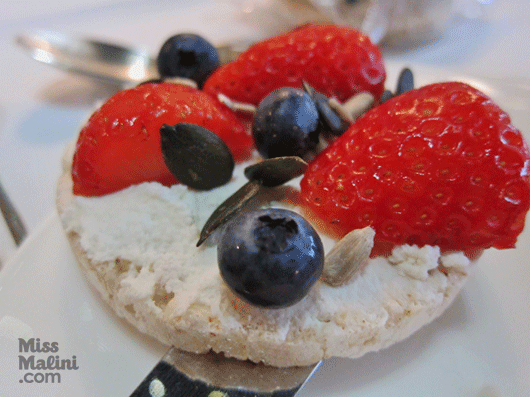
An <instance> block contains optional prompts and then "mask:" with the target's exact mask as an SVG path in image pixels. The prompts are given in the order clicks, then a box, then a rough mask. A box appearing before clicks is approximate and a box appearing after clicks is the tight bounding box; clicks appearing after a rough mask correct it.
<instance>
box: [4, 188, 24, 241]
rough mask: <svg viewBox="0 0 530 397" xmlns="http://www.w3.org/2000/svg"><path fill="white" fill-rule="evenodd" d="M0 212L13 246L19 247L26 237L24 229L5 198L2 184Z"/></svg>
mask: <svg viewBox="0 0 530 397" xmlns="http://www.w3.org/2000/svg"><path fill="white" fill-rule="evenodd" d="M0 210H1V211H2V216H3V217H4V219H5V221H6V224H7V227H8V228H9V231H10V232H11V236H13V240H15V244H16V245H17V246H19V245H20V244H21V243H22V241H23V240H24V238H25V237H26V234H27V232H26V227H25V226H24V223H23V222H22V218H21V217H20V215H19V214H18V213H17V211H16V209H15V207H14V206H13V204H12V203H11V200H10V199H9V197H8V196H7V194H6V192H5V190H4V188H3V187H2V183H1V182H0Z"/></svg>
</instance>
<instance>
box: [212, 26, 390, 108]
mask: <svg viewBox="0 0 530 397" xmlns="http://www.w3.org/2000/svg"><path fill="white" fill-rule="evenodd" d="M385 77H386V73H385V68H384V65H383V60H382V57H381V53H380V52H379V49H378V48H377V47H376V46H375V45H374V44H373V43H372V42H371V41H370V39H369V38H368V37H367V36H365V35H364V34H362V33H360V32H358V31H355V30H352V29H349V28H345V27H339V26H315V25H305V26H303V27H300V28H298V29H295V30H293V31H291V32H289V33H286V34H283V35H280V36H276V37H274V38H271V39H268V40H265V41H263V42H260V43H257V44H255V45H253V46H252V47H250V48H249V49H248V50H247V51H245V52H244V53H243V54H241V55H240V56H239V57H238V58H237V59H236V60H235V61H233V62H231V63H229V64H226V65H224V66H222V67H221V68H219V69H217V71H216V72H214V73H213V74H212V75H211V76H210V77H209V78H208V80H207V81H206V82H205V84H204V90H205V91H206V92H209V93H211V94H215V95H217V94H218V93H222V94H224V95H226V96H228V97H229V98H231V99H233V100H236V101H239V102H245V103H251V104H254V105H257V104H258V103H259V102H260V101H261V99H263V98H264V97H265V96H266V95H267V94H269V93H270V92H271V91H273V90H275V89H277V88H281V87H298V88H301V87H302V80H305V81H307V82H308V83H309V84H310V85H311V86H312V87H313V88H314V89H316V90H317V91H320V92H322V93H323V94H325V95H327V96H328V97H336V98H337V99H338V100H339V101H341V102H344V101H346V100H347V99H348V98H350V97H351V96H353V95H355V94H357V93H359V92H362V91H368V92H371V93H372V94H373V95H374V96H375V97H376V99H378V98H379V97H380V96H381V94H382V93H383V89H384V82H385Z"/></svg>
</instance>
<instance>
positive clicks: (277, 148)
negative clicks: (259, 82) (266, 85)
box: [252, 87, 320, 158]
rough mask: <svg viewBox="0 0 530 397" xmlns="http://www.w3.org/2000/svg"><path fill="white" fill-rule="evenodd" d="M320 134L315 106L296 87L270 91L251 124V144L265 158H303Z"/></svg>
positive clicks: (313, 147) (307, 96)
mask: <svg viewBox="0 0 530 397" xmlns="http://www.w3.org/2000/svg"><path fill="white" fill-rule="evenodd" d="M319 134H320V122H319V114H318V110H317V107H316V105H315V103H314V102H313V100H312V99H311V97H310V96H309V95H308V94H307V93H306V92H305V91H303V90H301V89H298V88H290V87H285V88H280V89H278V90H275V91H273V92H271V93H270V94H269V95H267V96H266V97H265V98H263V100H262V101H261V102H260V104H259V105H258V108H257V109H256V114H255V115H254V120H253V121H252V135H253V137H254V144H255V146H256V148H257V150H258V152H259V153H260V154H261V155H262V156H263V157H265V158H272V157H283V156H299V157H304V156H305V155H306V154H307V153H309V152H310V151H312V150H313V149H315V147H316V146H317V144H318V139H319Z"/></svg>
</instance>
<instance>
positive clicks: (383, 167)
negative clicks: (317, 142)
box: [301, 83, 530, 252]
mask: <svg viewBox="0 0 530 397" xmlns="http://www.w3.org/2000/svg"><path fill="white" fill-rule="evenodd" d="M529 175H530V152H529V150H528V146H527V144H526V143H525V142H524V139H523V137H522V135H521V133H520V132H519V131H518V130H517V129H516V128H515V127H514V126H513V125H512V124H511V121H510V118H509V116H508V115H507V114H506V113H505V112H503V111H502V110H501V109H500V108H499V107H498V106H497V105H495V104H494V103H493V102H492V101H491V100H490V99H489V98H488V97H487V96H486V95H484V94H483V93H481V92H479V91H477V90H476V89H474V88H472V87H470V86H468V85H466V84H462V83H440V84H433V85H430V86H426V87H423V88H420V89H417V90H412V91H409V92H407V93H405V94H402V95H400V96H397V97H395V98H392V99H390V100H388V101H387V102H385V103H384V104H382V105H380V106H378V107H376V108H374V109H372V110H370V111H369V112H367V113H366V114H365V115H364V116H362V117H361V118H360V119H359V120H358V121H357V122H356V123H355V124H353V125H352V126H351V127H350V129H349V130H348V131H346V132H345V133H344V134H343V135H342V136H341V137H340V138H338V139H337V140H336V141H335V142H334V143H333V144H331V145H330V146H329V147H328V148H327V149H326V150H325V151H323V152H322V153H321V154H320V155H319V156H318V157H317V158H315V159H314V160H313V161H312V163H311V164H310V166H309V168H308V170H307V171H306V173H305V176H304V178H303V180H302V182H301V189H302V196H303V199H304V201H305V203H306V204H307V205H308V206H309V208H311V209H312V212H313V213H315V214H316V215H317V216H318V217H319V218H320V219H321V221H323V223H324V225H325V226H326V227H328V228H330V230H333V231H334V232H335V233H336V234H337V235H338V236H343V235H345V234H346V233H347V232H349V231H350V230H353V229H357V228H363V227H365V226H368V225H371V226H372V227H373V228H374V229H375V231H376V237H375V240H376V244H377V246H378V247H380V248H381V252H382V247H386V248H387V249H388V248H391V247H393V246H395V245H397V244H404V243H409V244H418V245H420V246H422V245H425V244H429V245H438V246H440V247H441V248H442V249H443V250H445V251H450V250H458V251H460V250H463V251H467V252H471V251H477V250H481V249H483V248H488V247H496V248H511V247H514V245H515V242H516V239H517V236H518V235H519V233H520V232H521V231H522V230H523V227H524V222H525V216H526V213H527V211H528V209H529V207H530V176H529Z"/></svg>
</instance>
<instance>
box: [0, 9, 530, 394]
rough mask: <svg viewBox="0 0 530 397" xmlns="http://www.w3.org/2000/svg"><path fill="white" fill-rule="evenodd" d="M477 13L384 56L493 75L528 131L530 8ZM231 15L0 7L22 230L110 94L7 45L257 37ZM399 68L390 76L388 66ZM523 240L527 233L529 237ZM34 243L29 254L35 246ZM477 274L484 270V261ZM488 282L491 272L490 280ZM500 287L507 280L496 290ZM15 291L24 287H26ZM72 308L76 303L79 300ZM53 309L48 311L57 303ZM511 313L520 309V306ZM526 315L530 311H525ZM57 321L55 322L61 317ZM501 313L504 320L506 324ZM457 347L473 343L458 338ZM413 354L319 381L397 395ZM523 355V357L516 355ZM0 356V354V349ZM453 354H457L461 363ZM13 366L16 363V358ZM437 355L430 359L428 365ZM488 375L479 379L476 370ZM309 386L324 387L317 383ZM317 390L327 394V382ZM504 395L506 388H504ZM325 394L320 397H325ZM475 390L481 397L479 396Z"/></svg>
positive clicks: (511, 278) (38, 213) (5, 101)
mask: <svg viewBox="0 0 530 397" xmlns="http://www.w3.org/2000/svg"><path fill="white" fill-rule="evenodd" d="M483 10H484V13H483V14H482V15H481V16H480V17H479V18H477V19H473V20H466V19H457V20H454V21H452V23H451V24H450V25H449V26H448V27H447V29H446V31H445V32H444V34H443V35H442V37H441V38H440V39H439V40H436V41H434V42H431V43H427V44H423V45H419V46H416V47H415V48H409V49H404V50H403V49H402V50H399V51H398V50H396V49H392V48H383V53H384V55H385V59H386V60H387V61H388V63H389V64H391V65H394V66H395V65H409V66H412V67H413V69H414V67H417V68H418V69H420V70H428V71H429V72H430V73H431V74H432V73H434V74H436V71H438V70H439V71H440V75H441V76H447V75H452V74H454V75H467V76H477V78H478V79H479V81H480V77H487V78H495V79H497V80H498V81H497V84H496V90H497V93H499V92H500V93H501V94H500V95H501V96H502V88H503V86H506V92H507V93H508V94H506V95H505V96H504V97H503V98H501V102H503V103H500V104H501V105H503V104H508V105H509V106H510V108H511V109H513V110H514V111H515V112H516V113H517V116H516V118H514V121H515V122H516V125H517V121H520V125H523V123H524V125H525V126H526V128H528V126H529V124H528V122H527V121H526V120H527V118H528V101H525V100H520V94H521V92H522V93H523V94H522V95H525V93H528V92H529V91H528V88H529V87H528V85H529V81H530V62H529V61H530V40H529V39H530V27H529V26H528V21H530V3H529V2H528V1H526V0H505V1H500V0H497V1H493V2H492V4H489V5H487V6H485V7H484V9H483ZM235 11H236V8H235V7H234V6H233V5H231V3H230V2H229V1H224V2H219V3H212V2H211V1H210V2H209V1H206V0H196V1H194V2H189V1H184V0H176V1H175V0H172V1H170V0H159V1H149V2H148V1H141V0H122V1H113V0H92V1H91V2H86V1H82V2H81V1H80V0H77V1H63V0H51V1H49V2H42V1H36V0H31V1H17V2H15V1H11V0H9V1H7V2H3V4H2V13H1V15H0V53H1V54H2V55H1V58H0V59H1V61H0V87H2V88H1V89H0V180H1V181H2V184H3V186H4V188H5V190H6V191H7V193H8V194H9V195H10V196H11V198H12V200H13V202H14V203H15V205H16V207H17V208H18V209H19V211H20V213H21V215H22V217H23V220H24V221H25V223H26V226H27V227H28V230H29V231H30V232H32V231H34V230H35V229H36V228H37V226H38V225H39V224H41V223H42V222H43V220H44V219H47V218H48V215H49V214H50V213H51V212H53V210H54V199H55V191H54V190H55V184H56V180H57V177H58V176H59V174H60V156H61V154H62V151H63V148H64V146H65V144H66V143H67V142H69V141H70V140H72V139H74V137H75V135H76V133H77V131H78V127H79V125H80V123H81V122H82V121H83V119H84V118H85V117H86V116H87V115H88V113H89V110H90V109H92V107H93V104H94V102H95V101H96V100H98V99H101V98H105V97H107V96H108V95H110V94H111V93H112V91H111V90H110V89H109V87H106V86H102V85H98V84H94V83H93V82H90V81H87V80H83V79H78V78H75V77H73V76H69V75H66V74H64V73H63V72H61V71H58V70H55V69H53V68H51V67H49V66H47V65H43V64H39V63H37V62H35V61H33V60H31V59H30V58H29V57H28V56H27V55H26V54H25V53H24V52H23V51H22V50H20V49H19V48H17V47H16V46H15V44H14V37H15V36H16V34H18V33H21V32H26V31H32V30H36V29H41V28H42V29H48V30H58V31H61V32H64V33H76V34H82V35H88V36H95V37H99V38H104V39H105V38H106V39H112V40H113V41H116V42H119V43H130V44H134V45H138V46H142V47H145V48H146V49H148V50H150V52H152V53H156V52H157V51H158V49H159V47H160V45H161V43H162V42H163V41H164V40H165V39H166V38H167V37H169V36H170V35H172V34H174V33H178V32H182V31H195V32H198V33H200V34H202V35H204V36H205V37H207V38H209V39H210V40H211V41H213V42H214V43H220V42H223V41H225V40H228V39H233V38H238V37H248V36H251V37H259V36H260V31H259V29H255V28H253V27H252V26H248V25H247V24H245V23H244V22H242V21H237V20H234V15H235ZM395 70H397V69H396V68H394V71H395ZM393 76H394V77H392V76H391V77H389V80H388V81H389V83H388V86H389V87H390V88H393V87H394V83H395V73H394V74H393ZM430 77H431V78H432V77H433V76H430ZM512 94H513V95H512ZM525 132H526V136H528V133H530V131H525ZM39 230H40V231H41V234H40V235H39V239H41V240H39V241H41V242H42V238H43V236H42V234H43V233H44V235H45V234H46V233H50V234H51V235H50V237H57V231H56V230H55V231H54V229H53V227H52V228H51V229H49V228H44V229H43V228H40V229H39ZM526 234H528V233H527V232H526ZM61 244H62V243H61V242H59V243H57V244H55V243H54V244H52V245H51V247H50V246H46V245H44V249H54V250H58V249H60V248H61V247H62V245H61ZM40 246H41V245H37V247H40ZM63 248H64V247H63ZM14 254H15V246H14V244H13V242H12V240H11V238H10V236H9V233H8V231H7V228H6V227H5V225H4V224H3V222H2V221H0V259H1V260H2V261H3V262H4V263H5V262H6V261H7V260H8V259H9V258H12V257H13V255H14ZM28 255H29V257H28ZM40 255H42V256H43V257H44V256H46V258H48V259H46V260H42V261H39V262H38V263H35V267H36V269H38V275H39V276H40V277H43V278H45V277H46V269H45V268H43V267H44V266H45V265H50V266H53V265H54V263H55V262H54V261H55V260H56V261H57V262H59V263H63V262H62V261H64V255H66V254H63V253H62V252H61V253H59V252H55V251H54V252H46V251H45V252H42V253H41V252H35V249H34V250H33V251H32V252H31V253H30V254H27V253H26V254H25V255H24V258H26V260H33V261H35V260H38V259H35V258H39V256H40ZM495 255H497V254H495ZM515 257H516V258H518V259H519V260H520V261H522V262H523V263H525V264H527V262H528V258H527V257H524V256H523V255H520V256H517V255H516V256H515ZM28 258H29V259H28ZM49 258H52V259H49ZM503 258H505V257H503V256H502V255H500V256H499V259H500V260H501V261H502V260H503ZM17 260H20V258H17ZM492 263H493V262H492ZM510 265H511V264H510V263H504V264H503V266H510ZM485 268H486V270H488V265H487V264H486V266H485ZM25 270H29V271H31V266H30V267H28V266H26V267H25ZM0 272H1V270H0ZM493 274H495V275H496V274H497V273H493ZM526 274H527V273H526ZM32 277H33V278H34V277H35V276H34V275H33V276H32ZM501 278H502V277H501ZM19 280H20V278H19ZM523 280H526V281H527V282H528V278H526V279H525V278H524V277H523ZM517 281H518V277H517V274H515V275H514V274H513V273H510V274H509V275H507V276H506V279H504V280H500V281H499V283H501V284H500V285H501V286H502V285H506V284H509V282H517ZM57 282H58V281H57V280H55V281H54V282H50V288H54V287H57V286H61V285H63V284H61V283H59V284H57ZM503 282H506V283H505V284H502V283H503ZM489 283H491V281H490V279H489V278H480V277H479V279H478V281H477V282H475V283H474V284H472V285H471V287H469V288H467V289H466V291H465V293H464V294H463V296H464V297H463V298H459V300H458V301H457V302H456V306H454V308H453V309H452V310H453V315H455V311H456V314H458V311H459V310H460V311H465V312H466V313H467V314H468V315H470V314H471V315H481V314H484V313H482V312H481V310H482V309H481V308H480V307H479V309H475V311H473V310H472V309H470V308H469V307H468V306H467V305H468V304H471V303H470V302H471V301H470V299H479V300H480V299H483V297H485V300H486V302H487V303H488V304H491V303H493V304H494V308H495V310H501V309H500V308H499V306H498V305H495V299H494V296H492V295H491V294H490V293H489V292H490V290H489V287H491V285H489ZM20 287H22V288H23V285H20ZM76 288H77V287H75V288H74V289H72V291H74V290H75V289H76ZM83 288H84V287H83ZM516 291H518V292H519V293H522V294H523V295H522V296H519V295H510V294H508V295H507V296H506V295H502V296H503V298H505V299H512V300H514V301H515V300H517V299H519V300H521V299H523V300H525V301H528V298H530V293H529V290H528V287H523V288H522V289H521V288H519V289H516ZM0 292H2V290H1V288H0ZM4 293H5V291H4ZM8 296H9V295H8ZM23 296H24V294H20V296H18V295H17V297H22V299H23ZM4 297H5V295H4ZM13 298H14V297H13ZM54 299H56V300H57V301H60V300H61V297H60V298H57V297H54ZM62 299H68V297H67V296H62ZM76 303H79V302H77V301H76ZM98 303H99V302H97V301H96V302H92V301H91V300H90V299H89V300H87V301H84V300H83V301H82V302H81V304H82V305H92V306H91V308H92V310H100V309H97V304H98ZM21 304H23V303H21ZM2 305H4V302H2V301H1V300H0V308H1V306H2ZM9 305H10V307H11V305H12V303H11V302H10V303H9ZM50 305H53V302H51V303H50ZM50 307H51V306H50ZM513 307H519V305H516V306H513ZM524 307H526V308H527V307H528V306H527V305H526V306H524ZM524 307H523V310H524ZM85 309H86V307H85ZM50 310H52V309H50ZM87 310H88V309H87ZM477 311H478V312H477ZM497 314H498V313H497ZM57 315H61V313H59V314H57ZM505 315H506V314H503V316H505ZM449 318H451V317H449ZM494 318H495V317H494ZM445 325H446V326H448V327H449V328H451V327H452V328H451V329H452V330H453V331H454V330H455V329H456V330H458V325H457V324H449V325H447V324H445ZM527 325H528V324H526V323H525V322H524V321H522V322H520V323H517V321H516V322H515V323H513V324H511V327H512V328H510V331H509V332H508V333H509V337H510V338H512V339H514V340H524V341H525V343H526V344H528V342H526V340H527V339H528V336H529V335H528V331H527V329H528V328H526V331H525V330H524V329H522V328H517V326H527ZM55 326H57V324H55ZM442 326H444V324H442ZM50 327H51V328H53V327H52V326H50ZM471 327H472V329H473V331H474V332H475V333H476V335H479V331H480V330H481V327H482V328H484V327H488V324H486V322H484V321H483V322H481V321H479V322H478V323H476V322H475V323H473V322H472V323H471ZM492 327H494V325H492ZM103 329H104V327H103V328H99V330H100V331H101V330H103ZM514 330H515V331H514ZM453 331H451V332H453ZM102 332H103V331H102ZM451 332H450V333H449V336H445V335H446V334H444V333H437V332H436V331H433V330H432V329H431V330H426V331H423V334H421V335H422V336H423V337H429V338H430V337H432V333H434V334H435V337H432V339H434V340H435V344H438V345H439V344H443V343H444V342H445V338H448V340H450V338H451V336H450V334H451ZM488 332H489V336H490V337H491V338H492V339H491V340H495V338H496V337H499V338H501V337H504V336H505V335H504V331H503V330H502V328H501V330H500V331H495V330H494V329H493V328H492V329H489V330H488ZM119 334H120V333H119V332H118V333H115V335H114V334H112V335H113V337H119ZM52 335H53V336H52V337H55V338H60V337H61V335H58V334H53V333H52ZM55 335H57V336H55ZM105 340H106V341H107V342H109V341H111V340H112V339H109V337H108V336H107V338H106V339H105ZM89 342H90V343H92V342H93V340H92V339H90V338H89V339H87V343H89ZM461 342H462V343H464V342H469V340H468V339H463V340H461ZM511 342H513V341H508V342H507V341H506V340H503V341H502V343H501V341H499V343H500V346H503V347H504V346H506V344H508V345H509V347H510V349H515V348H514V345H513V343H511ZM65 343H66V342H65ZM72 343H73V342H72ZM73 346H74V348H73V349H74V351H73V353H72V354H75V353H76V351H75V346H76V345H75V344H74V345H73ZM417 346H418V345H417V344H414V343H408V344H405V345H404V346H401V347H396V349H394V353H391V354H390V356H387V357H386V358H387V359H388V357H391V358H394V357H399V356H400V355H402V357H403V358H402V360H401V362H400V363H397V364H396V365H391V366H389V365H388V364H384V365H383V366H382V368H381V370H379V371H377V370H376V371H375V372H373V371H374V370H373V368H374V367H377V362H376V360H377V357H372V358H370V359H369V361H368V363H369V364H370V368H371V371H372V373H364V372H363V369H362V368H360V367H358V364H352V365H346V366H344V365H340V364H341V361H340V360H339V361H333V362H331V363H329V364H327V365H328V368H327V369H328V372H326V374H328V375H329V374H330V373H333V372H332V371H330V368H329V366H330V365H337V368H338V373H337V374H336V376H337V379H340V380H341V381H342V382H343V381H344V379H347V378H348V377H347V376H346V375H347V372H346V373H344V371H353V372H352V373H353V374H354V375H355V376H356V377H357V380H355V379H352V380H351V381H349V383H348V385H349V386H350V387H352V388H355V390H357V391H359V393H360V394H359V395H362V393H361V392H362V390H364V389H367V388H369V385H370V384H371V383H372V382H375V381H377V380H381V379H382V380H383V381H384V382H386V385H387V387H388V389H387V390H391V389H392V388H393V387H402V386H403V385H401V384H400V383H399V382H398V380H399V378H400V376H402V375H403V371H411V370H414V371H418V373H417V376H416V377H415V378H416V379H417V380H418V381H421V380H423V381H424V382H425V379H426V377H428V376H429V374H428V373H425V371H422V369H421V368H419V367H416V361H414V360H412V359H409V358H410V357H409V356H408V354H409V353H407V351H406V349H407V348H416V347H417ZM463 346H465V349H464V350H462V352H461V353H458V354H455V355H452V356H451V357H452V359H453V360H455V361H443V362H441V364H440V366H441V367H439V369H440V370H443V371H445V373H449V374H452V375H453V376H455V374H457V373H459V370H460V369H461V368H459V365H461V364H460V363H461V362H466V360H468V361H469V360H471V361H473V360H474V359H473V354H474V352H475V351H478V350H480V349H479V343H478V342H475V343H473V344H471V345H469V344H468V345H465V344H464V345H463ZM526 346H528V345H526ZM100 348H101V349H103V350H105V348H106V347H105V346H103V347H101V346H100ZM79 349H81V347H79ZM149 349H150V348H146V351H147V352H146V351H144V350H143V348H140V350H141V351H142V352H143V353H142V352H141V353H140V354H145V355H146V356H149V355H150V354H151V353H152V352H153V351H158V350H157V349H159V347H155V348H154V350H149ZM492 351H493V352H496V351H497V350H496V349H493V350H492ZM523 351H527V350H524V349H523ZM438 352H439V350H437V347H436V346H435V347H433V348H432V350H431V349H430V348H425V349H424V350H422V351H421V353H420V354H423V355H426V356H430V355H436V354H438ZM1 354H2V351H1V350H0V355H1ZM459 354H461V355H463V356H462V357H459ZM470 357H471V358H470ZM501 357H504V356H501ZM508 357H509V355H508ZM14 358H15V356H13V359H14ZM434 358H435V357H431V359H434ZM489 358H490V359H491V361H488V362H484V363H483V365H484V366H487V367H488V368H489V367H490V366H491V367H492V368H498V367H500V366H502V363H500V362H498V361H497V359H496V358H495V357H494V354H493V353H492V356H491V357H489ZM481 359H482V357H481V356H477V357H476V360H481ZM516 360H519V361H518V362H519V363H526V367H525V368H528V357H520V356H517V357H516ZM420 362H421V361H420ZM365 363H366V361H365ZM399 364H402V365H399ZM407 364H408V365H407ZM150 365H151V364H150V363H149V365H147V364H146V365H145V367H146V368H148V367H150ZM455 366H456V368H455ZM0 370H1V369H0ZM142 370H143V368H140V369H139V370H138V373H143V372H142ZM385 371H386V372H385ZM447 371H448V372H447ZM487 372H488V371H487V370H486V371H485V372H484V373H487ZM468 375H469V374H468ZM319 376H321V375H319ZM472 379H473V377H472ZM479 379H480V377H478V376H477V377H476V378H475V380H476V382H477V383H476V384H470V387H469V390H468V391H469V393H464V394H462V396H464V395H466V396H467V395H472V396H478V395H477V391H480V390H482V389H481V387H482V386H484V387H487V386H488V385H484V384H481V383H479ZM317 380H321V379H318V377H317ZM396 382H397V383H396ZM325 384H326V385H329V383H328V382H326V383H325ZM76 385H77V384H76ZM348 385H346V386H348ZM527 385H528V383H527ZM72 387H73V386H72ZM313 387H315V386H313ZM315 390H316V392H318V391H319V389H318V388H316V389H313V391H314V392H315ZM381 390H384V389H381ZM484 390H486V389H484ZM507 390H513V389H511V388H510V387H508V389H507ZM41 391H42V390H41ZM50 391H51V390H50ZM320 391H322V390H320ZM1 392H2V390H1V386H0V394H2V393H1ZM328 392H329V391H326V393H328ZM480 392H481V393H482V391H480ZM50 395H53V394H50ZM72 395H75V394H72ZM315 395H319V394H315ZM321 395H322V394H321ZM337 395H341V394H337ZM381 395H390V394H381ZM490 395H491V396H493V395H496V394H491V393H490V394H484V395H483V396H482V397H486V396H490ZM508 395H509V394H508ZM512 395H515V394H512ZM523 395H524V394H522V395H521V396H523ZM516 396H517V395H516Z"/></svg>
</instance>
